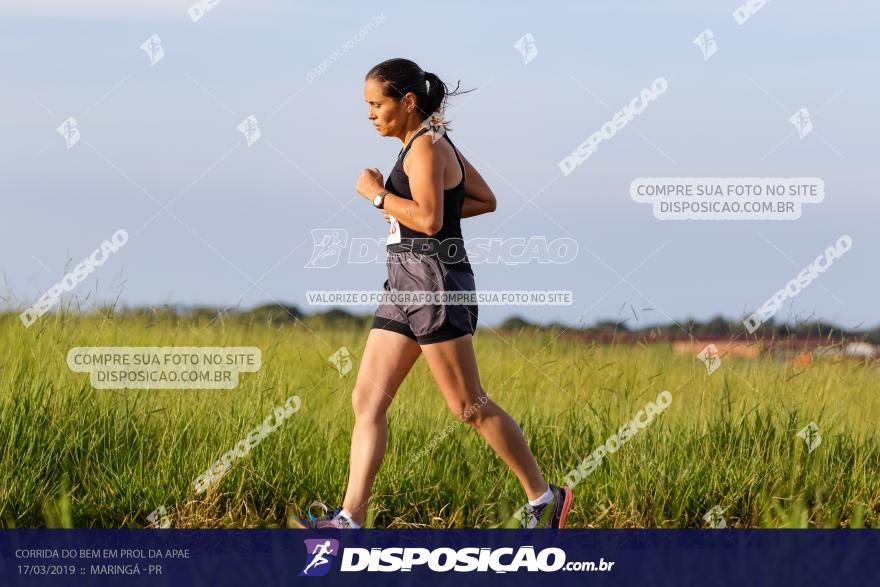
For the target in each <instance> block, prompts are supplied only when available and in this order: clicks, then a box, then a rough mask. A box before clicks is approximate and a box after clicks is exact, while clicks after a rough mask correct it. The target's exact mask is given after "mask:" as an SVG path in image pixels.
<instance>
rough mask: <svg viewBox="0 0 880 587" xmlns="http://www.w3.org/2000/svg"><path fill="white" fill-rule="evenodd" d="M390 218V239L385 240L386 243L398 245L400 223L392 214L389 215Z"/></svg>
mask: <svg viewBox="0 0 880 587" xmlns="http://www.w3.org/2000/svg"><path fill="white" fill-rule="evenodd" d="M388 220H390V221H391V224H389V225H388V239H387V240H386V241H385V244H386V245H396V244H397V243H399V242H400V223H399V222H397V218H395V217H394V216H392V215H391V214H389V215H388Z"/></svg>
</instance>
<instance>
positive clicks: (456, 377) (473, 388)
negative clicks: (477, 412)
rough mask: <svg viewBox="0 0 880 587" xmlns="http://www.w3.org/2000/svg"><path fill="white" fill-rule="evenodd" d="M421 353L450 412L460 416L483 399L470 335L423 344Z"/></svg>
mask: <svg viewBox="0 0 880 587" xmlns="http://www.w3.org/2000/svg"><path fill="white" fill-rule="evenodd" d="M422 353H424V355H425V360H426V361H427V362H428V367H430V369H431V374H432V375H433V376H434V379H435V380H436V381H437V385H438V386H439V387H440V391H441V392H442V393H443V397H444V398H445V399H446V404H447V405H448V406H449V409H450V410H452V412H453V413H455V414H456V415H457V416H461V415H462V414H463V413H464V412H466V411H467V410H468V408H472V409H473V408H474V407H478V406H482V405H483V404H484V403H485V402H486V400H485V399H483V398H484V397H485V395H486V393H485V391H484V390H483V388H482V386H481V385H480V373H479V370H478V368H477V357H476V355H475V354H474V346H473V337H472V336H471V335H470V334H465V335H464V336H459V337H458V338H453V339H452V340H447V341H444V342H436V343H431V344H426V345H422Z"/></svg>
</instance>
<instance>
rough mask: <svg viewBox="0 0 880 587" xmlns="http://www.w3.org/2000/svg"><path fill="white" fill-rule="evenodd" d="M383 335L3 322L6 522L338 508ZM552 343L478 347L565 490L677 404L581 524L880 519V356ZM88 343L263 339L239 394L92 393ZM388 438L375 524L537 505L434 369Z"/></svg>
mask: <svg viewBox="0 0 880 587" xmlns="http://www.w3.org/2000/svg"><path fill="white" fill-rule="evenodd" d="M310 330H311V332H310ZM366 333H367V332H366V330H365V329H359V328H349V329H338V328H337V329H330V328H326V327H320V326H316V325H313V326H310V325H308V324H303V323H297V324H296V325H291V324H286V325H282V326H279V325H273V324H272V323H268V322H267V323H260V324H245V323H241V322H234V323H233V322H214V323H213V324H209V323H208V321H207V320H203V321H193V322H177V321H175V320H172V319H168V318H162V319H156V320H150V319H149V318H143V317H141V318H135V317H109V318H107V317H102V316H98V315H92V316H81V315H74V314H60V315H47V316H44V317H43V318H41V319H40V320H39V321H37V323H36V324H34V325H33V326H31V327H30V328H29V329H25V328H23V327H22V325H21V323H20V322H19V321H18V318H17V317H16V316H12V315H4V316H2V317H0V347H2V348H3V353H2V355H0V455H2V456H0V458H2V466H0V525H2V526H5V527H32V526H52V527H60V526H67V527H70V526H74V527H138V526H146V525H148V522H147V519H146V518H147V515H148V514H149V513H150V512H152V511H153V510H155V509H156V508H157V507H159V506H164V507H165V508H166V510H167V512H168V516H169V518H170V521H171V524H172V525H173V526H174V527H253V526H269V527H278V526H281V527H284V526H286V525H287V524H288V522H287V519H288V516H289V515H291V514H294V513H297V514H299V513H302V512H303V510H304V509H305V508H306V507H307V506H308V505H309V504H310V503H311V502H312V501H314V500H316V499H320V500H322V501H324V502H325V503H327V504H328V505H330V506H331V507H332V506H333V505H336V504H337V503H339V502H341V499H342V495H343V492H344V489H345V482H346V479H347V471H348V468H347V467H348V451H349V441H350V434H351V429H352V424H353V415H352V412H351V408H350V392H351V388H352V386H353V383H354V379H355V374H356V371H357V361H358V357H359V356H360V354H361V351H362V349H363V344H364V341H365V338H366ZM555 336H556V334H555V333H551V332H545V333H540V334H510V333H508V334H505V335H504V336H499V335H497V334H495V333H493V332H492V331H489V330H481V331H480V332H479V333H478V334H477V336H476V337H475V339H474V340H475V347H476V351H477V355H478V359H479V364H480V368H481V379H482V382H483V386H484V387H485V389H486V390H487V392H488V393H489V396H490V397H492V398H493V399H494V400H495V401H496V402H497V403H499V404H500V405H501V406H502V407H504V408H505V409H506V410H507V411H508V412H510V414H511V415H512V416H513V417H514V419H516V420H517V422H519V424H520V426H521V427H522V428H523V430H524V432H525V434H526V437H527V440H528V442H529V444H530V446H531V447H532V450H533V451H534V452H535V455H536V457H537V459H538V462H539V464H540V465H541V467H542V469H543V470H544V472H545V474H546V476H547V477H548V478H549V479H550V480H551V481H555V482H561V481H562V479H563V477H564V476H565V475H566V473H568V472H569V471H570V470H571V469H573V468H574V467H575V466H576V465H577V464H578V463H579V462H580V461H581V460H582V459H584V458H585V457H586V456H587V455H588V454H589V453H590V452H591V451H592V450H593V449H594V448H595V447H597V446H599V445H600V444H601V443H604V442H605V440H606V439H607V438H608V437H609V435H611V434H612V433H614V432H615V431H617V429H618V428H619V427H620V426H621V425H622V424H624V423H625V422H628V421H629V420H630V419H632V417H633V415H634V414H635V413H636V412H637V411H638V410H640V409H641V408H643V407H644V406H645V404H646V403H647V402H648V401H649V400H653V399H655V398H656V397H657V394H658V393H659V392H660V391H662V390H669V391H670V392H671V394H672V396H673V401H672V403H671V405H670V406H669V407H668V408H667V409H666V410H665V411H664V412H663V413H662V414H660V415H658V416H657V417H656V419H655V420H654V421H653V422H652V423H651V425H650V426H649V427H647V428H645V429H644V430H642V431H641V432H639V433H638V434H637V435H636V436H635V437H634V438H633V439H632V440H631V441H630V442H629V443H628V444H626V445H625V446H623V447H621V448H620V450H618V451H617V452H616V453H614V454H610V455H608V456H606V458H605V459H604V462H603V463H602V464H601V466H599V467H598V468H597V469H596V471H595V472H593V473H592V474H591V475H590V476H588V477H587V478H586V479H585V480H583V481H582V482H581V483H580V484H579V485H578V486H577V487H576V489H575V498H574V503H573V506H572V513H571V515H570V516H569V526H573V527H633V526H638V527H706V525H707V524H706V521H705V520H703V516H704V514H706V512H707V511H709V510H710V509H711V508H712V507H713V506H716V505H718V506H720V507H721V508H722V509H723V516H724V518H725V520H726V523H727V525H728V526H772V527H777V526H795V527H807V526H810V527H837V526H856V527H858V526H871V527H877V526H878V525H880V442H878V432H877V424H876V416H877V414H878V413H880V385H878V382H880V375H878V369H877V367H876V365H872V364H868V363H864V362H857V361H842V360H834V361H832V360H830V359H829V360H823V361H815V362H814V363H813V364H812V365H811V366H809V367H808V368H806V369H796V368H794V367H791V366H789V365H787V364H785V363H782V362H775V361H773V360H772V359H770V358H767V359H761V360H756V361H737V360H733V359H730V360H728V359H724V358H723V359H722V361H723V362H722V366H721V368H720V369H718V370H717V371H715V372H714V373H713V374H711V375H707V373H706V369H705V368H704V366H703V364H702V363H701V362H699V361H697V360H696V359H695V358H694V357H691V356H687V355H677V354H675V353H673V351H672V349H671V347H670V346H669V345H666V344H657V345H651V346H638V345H637V346H597V345H592V344H587V343H584V342H577V341H572V340H565V339H558V340H554V338H555ZM75 346H257V347H259V348H260V349H261V350H262V359H263V365H262V368H261V369H260V371H259V372H257V373H248V374H243V375H242V376H241V380H240V384H239V386H238V388H237V389H234V390H222V391H218V390H213V391H211V390H153V391H134V390H118V391H114V390H95V389H92V387H91V385H90V383H89V379H88V375H87V374H83V373H74V372H72V371H70V369H69V368H68V367H67V364H66V356H67V352H68V350H69V349H70V348H71V347H75ZM341 346H345V347H347V348H348V349H349V350H350V351H351V353H352V355H353V359H354V368H353V369H352V370H351V371H350V372H349V373H347V374H346V375H345V376H340V374H339V373H338V372H337V370H336V368H335V367H334V366H333V365H332V364H331V363H330V362H328V357H329V356H330V355H331V354H332V353H333V352H335V351H336V350H337V349H338V348H339V347H341ZM294 394H295V395H298V396H299V397H300V398H301V400H302V404H301V408H300V409H299V410H298V411H297V412H296V413H295V414H293V415H292V416H291V417H289V418H288V419H287V420H285V421H284V423H283V424H282V425H281V427H280V428H278V430H276V431H275V432H273V433H272V434H271V435H269V436H268V437H267V438H265V440H263V441H262V443H260V444H259V445H258V446H257V447H255V448H254V449H253V450H251V451H250V453H249V454H248V455H247V456H246V457H244V458H241V459H239V460H237V461H236V462H235V465H234V466H233V468H232V469H231V470H230V471H229V472H228V474H226V476H225V477H224V478H223V480H222V481H221V482H220V483H219V484H218V486H217V487H216V490H212V491H209V492H207V493H203V494H200V495H196V494H195V492H194V490H193V480H194V479H195V478H196V477H197V476H198V475H199V474H201V473H202V472H203V471H205V470H206V469H207V468H208V467H209V466H210V465H211V464H212V463H213V462H215V461H216V460H217V459H218V458H219V457H220V456H221V455H222V454H223V453H224V452H226V451H228V450H229V449H231V448H232V447H233V446H235V444H236V443H237V442H238V441H239V440H240V439H242V438H243V437H244V436H245V435H246V434H247V433H248V431H250V430H252V429H253V428H254V427H255V426H257V425H259V424H260V422H262V421H263V419H264V418H265V417H266V416H267V415H268V414H270V413H272V410H273V408H275V407H277V406H281V405H283V404H284V401H285V399H286V398H288V397H289V396H291V395H294ZM811 421H815V422H816V423H817V424H818V426H819V430H820V433H821V436H822V443H821V445H819V446H818V448H816V449H815V450H814V451H813V452H809V451H808V450H807V447H806V444H805V443H804V441H803V440H801V439H800V438H798V437H797V436H796V435H797V432H798V431H799V430H801V429H802V428H803V427H804V426H806V425H807V424H808V423H809V422H811ZM389 429H390V432H389V446H388V452H387V454H386V456H385V461H384V464H383V466H382V468H381V469H380V471H379V476H378V478H377V480H376V485H375V489H374V499H373V504H372V506H371V510H370V514H369V518H368V525H373V526H377V527H396V528H400V527H432V528H447V527H490V526H497V525H499V524H502V523H504V522H505V520H507V519H508V517H509V516H510V514H511V512H512V510H513V508H515V507H517V506H519V505H521V504H522V503H523V501H524V499H525V497H524V494H523V493H522V490H521V488H520V487H519V484H518V482H517V480H516V478H515V477H514V476H513V475H512V473H510V472H509V471H508V470H507V469H506V467H505V466H504V464H503V463H502V462H501V461H500V460H499V459H498V458H497V457H495V455H494V453H492V451H491V449H489V447H488V446H487V445H485V444H484V442H483V440H482V439H481V438H480V437H479V435H478V434H477V433H476V432H474V431H473V430H472V429H470V428H469V427H468V426H467V425H465V424H462V423H460V422H458V420H457V419H456V418H455V417H454V416H453V415H452V414H451V413H450V412H449V411H448V409H447V408H446V404H445V402H444V401H443V399H442V397H441V395H440V392H439V390H438V389H437V388H436V386H435V384H434V382H433V379H432V378H431V375H430V372H429V371H428V369H427V366H426V364H425V362H424V360H423V359H420V360H419V361H418V363H417V364H416V366H415V367H414V369H413V371H412V372H411V373H410V376H409V377H408V379H407V380H406V381H405V383H404V385H403V386H402V388H401V389H400V391H399V393H398V395H397V398H396V400H395V402H394V404H393V405H392V407H391V410H390V412H389ZM432 441H434V442H433V449H432V450H426V447H429V446H431V444H432ZM420 451H421V452H420Z"/></svg>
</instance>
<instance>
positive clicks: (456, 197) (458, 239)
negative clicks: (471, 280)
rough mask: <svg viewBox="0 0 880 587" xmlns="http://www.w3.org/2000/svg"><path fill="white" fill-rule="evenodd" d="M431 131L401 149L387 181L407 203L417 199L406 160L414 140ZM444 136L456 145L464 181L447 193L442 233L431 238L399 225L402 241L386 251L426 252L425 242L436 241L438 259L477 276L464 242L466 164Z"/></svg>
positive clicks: (444, 192)
mask: <svg viewBox="0 0 880 587" xmlns="http://www.w3.org/2000/svg"><path fill="white" fill-rule="evenodd" d="M428 130H429V129H428V128H423V129H421V130H420V131H419V132H417V133H416V134H415V135H413V137H412V138H411V139H410V140H409V143H407V145H406V146H405V147H404V148H403V149H401V150H400V153H399V154H398V155H397V162H396V163H395V164H394V168H393V169H392V170H391V173H390V174H389V175H388V179H387V180H386V181H385V189H386V190H388V191H390V192H391V193H393V194H395V195H397V196H400V197H401V198H406V199H407V200H412V199H413V197H412V192H411V191H410V188H409V178H408V177H407V176H406V172H404V170H403V160H404V159H406V155H407V153H409V150H410V148H411V147H412V144H413V141H415V140H416V138H417V137H419V136H421V135H423V134H424V133H426V132H428ZM443 136H444V138H446V140H447V141H449V144H450V145H452V150H453V151H454V152H455V158H456V159H457V160H458V164H459V166H460V167H461V182H459V184H458V185H457V186H455V187H454V188H451V189H448V190H443V226H442V227H441V228H440V232H438V233H437V234H435V235H433V236H430V235H428V234H425V233H424V232H419V231H417V230H413V229H411V228H409V227H408V226H404V225H403V224H402V223H398V224H399V229H400V242H399V243H393V244H388V245H387V247H386V248H387V250H388V251H389V252H394V253H397V252H401V251H413V250H414V251H416V252H419V251H420V250H424V249H421V247H422V246H423V244H424V243H432V244H433V242H435V241H436V242H439V243H440V244H441V250H440V252H435V253H434V254H437V256H438V258H439V259H440V260H441V261H442V262H443V263H444V264H445V265H446V266H448V267H449V268H450V269H455V270H459V271H466V272H468V273H471V274H473V270H472V269H471V265H470V262H469V261H468V258H467V253H466V252H465V250H464V239H463V238H462V236H461V207H462V205H463V203H464V164H463V163H462V161H461V157H459V156H458V149H456V148H455V145H453V144H452V140H451V139H450V138H449V134H448V133H446V132H444V133H443Z"/></svg>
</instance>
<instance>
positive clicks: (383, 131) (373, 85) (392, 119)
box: [364, 78, 408, 137]
mask: <svg viewBox="0 0 880 587" xmlns="http://www.w3.org/2000/svg"><path fill="white" fill-rule="evenodd" d="M364 99H365V100H366V102H367V105H368V106H369V108H370V110H369V115H368V118H369V119H370V122H372V123H373V126H374V127H375V128H376V131H378V133H379V134H380V135H382V136H383V137H387V136H400V135H402V134H404V133H405V129H406V120H407V117H408V112H407V111H406V100H405V99H404V100H400V101H397V100H395V99H394V98H392V97H390V96H385V95H384V94H383V93H382V86H381V85H380V84H379V82H378V81H376V80H375V79H372V78H371V79H368V80H367V81H366V82H365V84H364Z"/></svg>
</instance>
